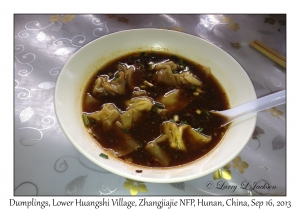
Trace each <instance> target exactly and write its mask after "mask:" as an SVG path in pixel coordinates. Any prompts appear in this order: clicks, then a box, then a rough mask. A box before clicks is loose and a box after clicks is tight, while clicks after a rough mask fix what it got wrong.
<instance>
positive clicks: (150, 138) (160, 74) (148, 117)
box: [82, 52, 228, 167]
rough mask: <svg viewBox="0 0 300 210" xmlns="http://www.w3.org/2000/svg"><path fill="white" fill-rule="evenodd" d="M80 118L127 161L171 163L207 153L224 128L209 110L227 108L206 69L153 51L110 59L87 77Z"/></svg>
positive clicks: (152, 164)
mask: <svg viewBox="0 0 300 210" xmlns="http://www.w3.org/2000/svg"><path fill="white" fill-rule="evenodd" d="M84 94H85V95H84V100H83V108H82V113H83V118H84V123H85V125H86V127H87V130H88V132H90V134H91V135H92V137H93V138H94V139H95V141H97V142H98V143H99V144H100V145H101V146H102V147H103V148H105V150H106V151H107V154H114V155H115V156H116V157H118V158H120V159H123V160H124V161H126V162H129V163H132V164H137V165H143V166H149V167H173V166H178V165H182V164H186V163H189V162H191V161H194V160H196V159H198V158H201V157H202V156H204V155H205V154H207V153H208V152H210V151H211V150H212V149H213V148H215V147H216V145H217V144H218V143H219V142H220V141H221V139H222V137H223V135H224V134H225V132H226V127H222V128H221V127H220V124H221V122H222V119H221V118H219V117H218V116H214V115H211V114H210V113H209V111H210V110H224V109H228V100H227V96H226V94H225V92H224V90H223V89H222V87H221V86H220V85H219V83H218V81H217V80H216V79H215V78H214V77H213V75H212V74H211V73H210V69H209V67H204V66H201V65H200V64H197V63H194V62H192V61H190V60H188V59H185V58H182V57H179V56H177V55H171V54H167V53H161V52H160V53H158V52H136V53H131V54H128V55H125V56H122V57H119V58H117V59H115V60H112V61H111V62H109V63H108V64H107V65H105V66H104V67H103V68H101V69H99V71H98V72H97V73H95V75H94V76H93V77H92V78H91V79H90V81H88V84H87V86H86V89H85V92H84Z"/></svg>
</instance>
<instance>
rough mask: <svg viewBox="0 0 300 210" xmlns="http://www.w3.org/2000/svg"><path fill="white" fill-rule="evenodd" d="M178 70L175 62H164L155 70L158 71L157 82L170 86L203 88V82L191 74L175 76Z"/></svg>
mask: <svg viewBox="0 0 300 210" xmlns="http://www.w3.org/2000/svg"><path fill="white" fill-rule="evenodd" d="M177 68H178V66H177V64H175V63H174V62H173V61H168V62H163V63H158V64H155V67H154V70H157V72H156V74H155V80H156V81H157V82H158V83H163V84H166V85H169V86H181V85H196V86H201V84H202V83H201V81H200V80H199V79H198V78H196V77H195V75H193V74H192V73H191V72H189V71H184V72H182V73H179V74H174V73H173V71H176V70H177Z"/></svg>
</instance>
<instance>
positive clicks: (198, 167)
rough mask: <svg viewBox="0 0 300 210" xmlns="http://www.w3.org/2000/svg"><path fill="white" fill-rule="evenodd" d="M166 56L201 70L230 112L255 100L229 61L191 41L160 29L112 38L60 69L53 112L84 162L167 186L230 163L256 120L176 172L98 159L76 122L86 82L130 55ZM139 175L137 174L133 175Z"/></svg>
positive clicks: (233, 128) (233, 129) (239, 125)
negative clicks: (214, 81)
mask: <svg viewBox="0 0 300 210" xmlns="http://www.w3.org/2000/svg"><path fill="white" fill-rule="evenodd" d="M137 50H139V51H144V50H155V51H166V52H170V53H175V54H179V55H181V56H183V57H186V58H189V59H191V60H193V61H196V62H198V63H200V64H202V65H205V66H209V67H210V68H211V72H212V73H213V74H214V76H215V77H216V78H217V79H218V80H219V82H220V83H221V85H222V86H223V87H224V89H225V90H226V93H227V95H228V98H229V102H230V106H231V107H235V106H237V105H240V104H243V103H245V102H248V101H250V100H253V99H256V94H255V90H254V88H253V85H252V83H251V81H250V79H249V77H248V76H247V74H246V73H245V71H244V69H243V68H242V67H241V66H240V65H239V63H237V62H236V60H234V59H233V58H232V57H231V56H230V55H228V54H227V53H226V52H225V51H223V50H222V49H220V48H218V47H216V46H215V45H213V44H211V43H209V42H207V41H205V40H203V39H201V38H199V37H196V36H192V35H188V34H185V33H181V32H176V31H170V30H164V29H136V30H128V31H122V32H118V33H113V34H110V35H107V36H104V37H101V38H99V39H97V40H94V41H92V42H91V43H89V44H87V45H86V46H84V47H82V48H81V49H80V50H79V51H78V52H77V53H76V54H75V55H74V56H73V57H72V58H71V59H70V60H69V61H68V62H67V64H66V65H65V66H64V68H63V69H62V71H61V73H60V75H59V77H58V79H57V83H56V89H55V111H56V115H57V118H58V122H59V124H60V126H61V128H62V130H63V132H64V133H65V135H66V136H67V138H68V139H69V140H70V141H71V143H72V144H73V145H74V146H75V147H76V148H77V149H78V150H79V151H80V152H81V153H82V154H83V155H84V156H85V157H87V158H88V159H89V160H91V161H92V162H94V163H95V164H97V165H99V166H100V167H102V168H104V169H106V170H108V171H110V172H112V173H115V174H118V175H120V176H123V177H126V178H130V179H134V180H137V181H144V182H156V183H172V182H182V181H187V180H191V179H195V178H198V177H201V176H204V175H207V174H209V173H212V172H214V171H216V170H217V169H219V168H221V167H223V166H224V165H226V164H227V163H228V162H230V161H231V160H232V159H233V158H235V157H236V156H237V155H238V154H239V153H240V152H241V150H242V149H243V148H244V147H245V145H246V144H247V142H248V140H249V139H250V137H251V135H252V133H253V130H254V127H255V124H256V117H257V115H256V114H253V115H251V117H248V118H247V119H246V120H245V119H244V120H238V121H236V122H234V123H232V124H231V125H230V127H229V129H228V131H227V133H226V135H225V137H224V138H223V140H222V141H221V143H220V144H219V145H218V146H217V147H216V148H215V149H214V150H213V151H212V152H210V153H209V154H208V155H206V156H205V157H203V158H201V159H199V160H197V161H194V162H193V163H191V164H187V165H184V166H180V167H175V168H167V169H155V168H154V169H151V168H142V167H138V166H134V165H130V164H127V163H125V162H123V161H120V160H118V159H116V158H109V159H104V158H102V157H99V154H100V153H105V152H104V150H103V149H102V148H101V147H100V146H99V145H98V144H96V143H95V141H94V140H93V139H92V138H91V137H90V135H89V134H88V132H87V131H86V129H85V127H84V125H83V122H82V116H81V106H82V103H81V101H82V91H83V89H84V87H85V85H86V82H87V80H88V79H89V78H90V77H91V76H92V75H93V74H94V72H95V71H97V69H99V68H100V67H101V66H103V65H104V64H105V63H106V62H107V61H110V60H111V59H113V58H115V57H117V56H119V55H123V54H126V53H128V52H132V51H137ZM140 169H142V173H137V172H136V170H140Z"/></svg>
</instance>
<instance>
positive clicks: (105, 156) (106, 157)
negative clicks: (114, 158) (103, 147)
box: [99, 153, 108, 159]
mask: <svg viewBox="0 0 300 210" xmlns="http://www.w3.org/2000/svg"><path fill="white" fill-rule="evenodd" d="M99 156H100V157H102V158H104V159H108V156H107V155H106V154H104V153H101V154H100V155H99Z"/></svg>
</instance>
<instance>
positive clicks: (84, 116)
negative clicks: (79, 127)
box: [82, 113, 90, 126]
mask: <svg viewBox="0 0 300 210" xmlns="http://www.w3.org/2000/svg"><path fill="white" fill-rule="evenodd" d="M82 119H83V123H84V125H85V126H89V125H90V122H89V119H88V117H87V115H86V113H83V114H82Z"/></svg>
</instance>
